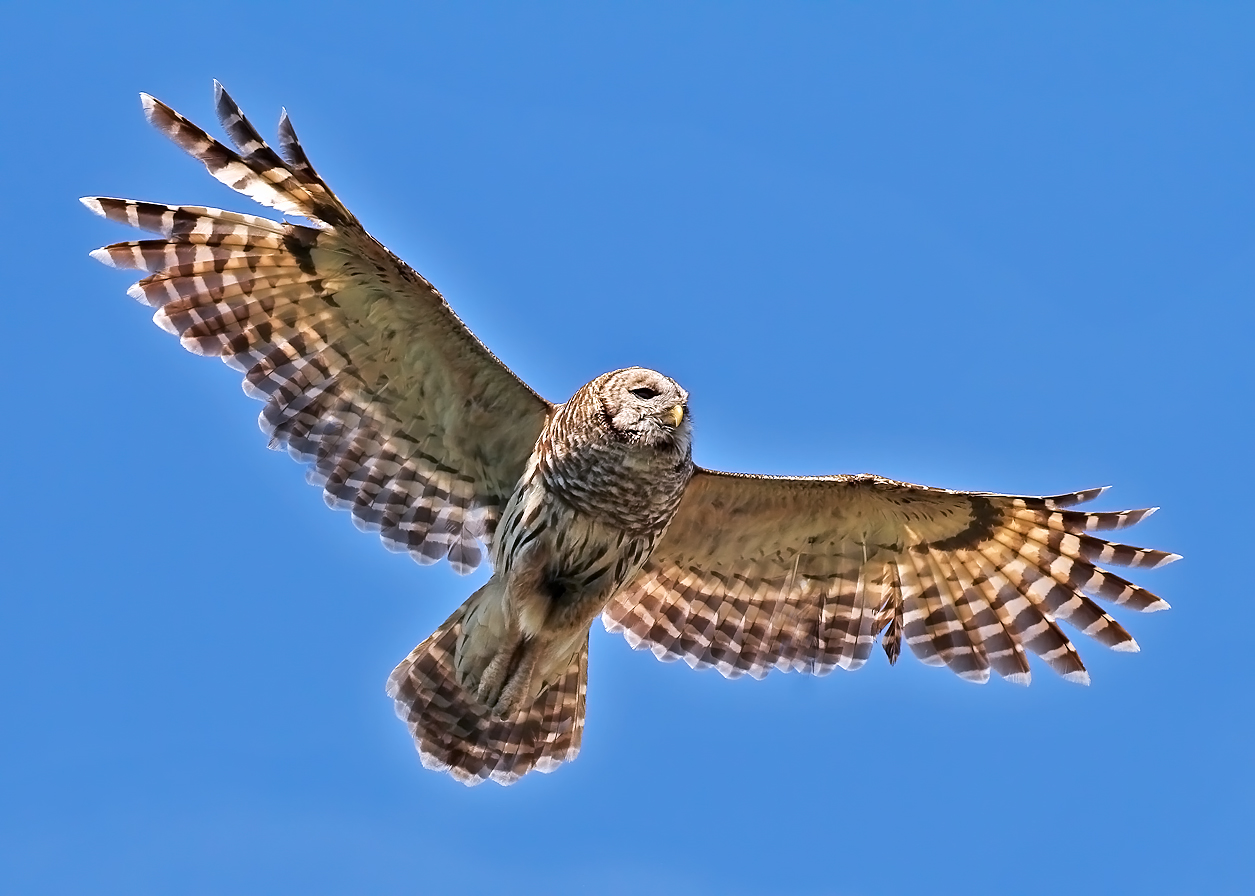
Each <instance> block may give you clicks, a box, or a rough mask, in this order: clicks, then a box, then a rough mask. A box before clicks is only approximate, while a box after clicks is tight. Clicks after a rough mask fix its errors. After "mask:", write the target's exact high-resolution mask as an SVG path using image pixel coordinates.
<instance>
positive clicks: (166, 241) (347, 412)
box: [83, 82, 552, 572]
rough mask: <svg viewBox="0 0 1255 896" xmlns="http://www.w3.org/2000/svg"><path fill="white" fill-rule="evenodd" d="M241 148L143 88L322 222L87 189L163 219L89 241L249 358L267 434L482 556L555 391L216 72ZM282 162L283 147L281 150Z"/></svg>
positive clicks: (113, 210)
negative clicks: (385, 242) (243, 104)
mask: <svg viewBox="0 0 1255 896" xmlns="http://www.w3.org/2000/svg"><path fill="white" fill-rule="evenodd" d="M214 86H215V93H216V105H217V112H218V117H219V119H220V120H221V122H222V126H223V127H224V128H225V130H226V132H227V134H228V135H229V136H230V138H231V140H232V142H233V143H234V144H235V146H236V148H237V150H238V151H233V150H231V149H229V148H228V147H226V146H224V145H223V144H221V143H219V142H218V141H216V140H214V139H213V138H212V137H210V136H209V135H208V134H206V133H205V132H204V131H203V130H201V129H200V128H198V127H196V125H194V124H192V123H191V122H190V121H188V120H187V119H186V118H184V117H183V116H181V115H179V114H178V113H177V112H175V111H174V110H173V109H171V108H170V107H168V106H166V105H165V104H163V103H161V102H159V101H157V100H155V99H153V98H152V97H150V96H147V95H145V94H141V99H142V100H143V104H144V111H145V113H146V114H147V116H148V120H149V121H150V122H151V123H152V124H153V125H154V126H155V127H157V129H158V130H160V131H162V132H163V133H164V134H166V136H168V137H169V138H170V139H171V140H173V141H174V142H175V143H177V144H178V145H179V146H181V147H182V148H183V149H184V150H186V151H187V152H188V153H189V154H191V155H192V156H194V157H195V158H197V159H199V160H200V161H201V162H202V163H204V165H205V167H206V168H207V169H208V170H209V173H210V174H212V175H213V176H214V177H215V178H217V179H218V180H220V181H222V182H223V183H225V184H227V185H228V186H230V187H232V188H234V189H235V190H238V191H239V192H241V193H243V194H244V195H246V196H249V197H251V198H252V199H255V200H256V201H258V202H260V203H262V204H264V205H268V206H271V207H272V208H276V209H278V210H280V211H281V212H285V213H288V214H293V215H300V216H302V217H304V218H306V219H308V220H309V221H310V222H311V226H303V225H300V224H293V223H281V222H278V221H272V220H270V219H268V218H262V217H255V216H253V215H242V214H236V213H234V212H226V211H220V210H218V209H211V208H200V207H190V206H172V205H158V204H154V203H148V202H134V201H131V200H125V199H108V198H87V199H84V200H83V203H84V204H85V205H86V206H87V207H88V208H89V209H91V210H92V211H94V212H96V213H97V214H100V215H103V216H104V217H106V218H108V219H110V220H112V221H117V222H120V223H124V224H130V225H131V226H134V227H139V228H142V229H144V230H148V231H150V232H155V233H159V234H161V235H162V237H163V239H156V240H139V241H133V242H125V243H115V244H114V245H111V246H106V247H105V248H103V249H97V250H96V251H95V252H93V253H92V255H93V257H95V258H97V259H98V260H100V261H102V262H104V263H105V264H109V265H112V266H114V267H120V268H133V269H138V270H142V271H149V272H151V273H150V274H149V276H147V277H145V278H144V279H143V280H140V281H139V282H138V283H136V284H135V286H133V287H132V288H131V290H130V294H131V295H132V296H134V297H135V298H136V299H138V300H139V301H141V302H144V303H146V304H148V305H150V306H152V307H155V308H156V309H157V313H156V314H155V315H154V318H153V319H154V320H155V321H156V323H157V324H158V325H159V326H161V327H162V328H163V329H165V330H168V331H169V332H171V333H174V334H175V335H177V336H178V337H179V339H180V341H181V342H182V343H183V346H184V347H185V348H187V349H188V350H189V351H192V352H195V353H196V354H201V355H213V356H217V357H220V358H221V359H222V360H223V361H225V362H227V363H228V364H230V365H232V366H233V367H236V368H238V369H240V370H242V371H243V372H244V384H243V385H244V390H245V392H246V393H248V394H249V395H252V396H254V397H256V398H259V399H261V400H262V401H264V402H265V403H266V404H265V408H264V409H263V410H262V412H261V416H260V418H259V423H260V425H261V428H262V429H263V430H264V431H265V432H266V433H267V434H268V435H269V436H270V447H272V448H281V447H282V448H286V449H287V450H288V451H289V453H291V454H292V456H293V457H295V458H296V459H298V460H300V461H302V462H305V463H308V464H309V478H310V480H311V482H313V483H315V484H317V485H320V486H321V487H322V488H323V489H324V496H325V498H326V501H327V503H328V504H330V505H331V506H332V507H340V508H347V509H348V510H350V512H351V513H352V517H353V521H354V523H355V524H356V525H357V526H358V527H359V528H362V529H372V530H376V531H378V532H379V533H380V536H381V538H382V539H383V542H384V544H385V545H386V546H388V547H389V548H390V549H392V550H396V551H408V552H409V553H410V554H411V555H412V556H413V557H414V558H415V559H416V560H418V561H420V562H425V563H430V562H435V561H437V560H439V559H441V558H442V557H446V556H447V557H448V558H449V560H450V562H451V563H452V565H453V567H454V569H456V570H458V571H459V572H465V571H469V570H470V569H472V568H474V567H475V566H476V565H478V564H479V562H480V561H481V559H482V552H481V550H480V547H479V544H478V542H480V541H484V542H488V541H490V540H491V537H492V533H493V531H494V528H495V526H496V522H497V518H498V515H499V512H500V509H501V508H502V507H503V506H504V503H505V501H506V499H507V498H508V496H509V495H510V493H511V492H512V491H513V489H514V486H515V483H516V482H517V481H518V479H519V477H520V476H521V475H522V473H523V469H524V466H525V464H526V462H527V458H528V456H529V455H530V454H531V452H532V448H533V446H534V444H535V442H536V438H537V436H538V435H539V434H540V431H541V428H542V427H543V425H544V421H545V419H546V416H547V415H548V414H549V412H550V410H551V407H552V406H551V405H550V404H549V403H548V402H547V401H545V400H544V399H542V398H541V397H540V396H538V395H537V394H536V393H535V392H533V391H532V390H531V389H529V388H528V387H527V386H526V385H525V384H524V383H523V382H522V381H521V380H520V379H518V378H517V377H516V376H515V375H514V374H513V373H511V372H510V370H509V369H508V368H507V367H506V366H505V365H504V364H502V363H501V362H500V361H499V360H497V358H496V357H495V356H494V355H493V354H492V353H491V352H490V351H488V349H487V348H485V347H484V345H483V344H482V343H481V342H480V341H479V340H478V339H476V338H475V336H474V335H473V334H472V333H471V331H470V330H468V329H467V328H466V326H465V325H464V324H463V323H462V322H461V321H460V320H459V319H458V317H457V316H456V315H455V314H454V313H453V311H452V310H451V309H450V308H449V305H448V303H447V302H445V300H444V298H443V297H442V296H441V295H440V293H439V292H437V291H436V289H435V288H434V287H433V286H432V285H431V284H430V283H428V282H427V281H426V280H425V279H423V277H422V276H420V275H419V274H418V273H416V272H415V271H414V270H412V269H411V268H410V267H409V266H408V265H406V264H405V263H404V262H403V261H401V260H400V259H399V258H397V257H396V256H395V255H393V254H392V253H391V252H389V251H388V250H387V249H386V248H384V247H383V246H382V245H381V244H380V243H379V242H377V241H376V240H375V239H374V238H373V237H371V236H370V234H368V233H367V232H366V231H365V230H364V229H363V228H362V225H361V224H359V223H358V221H357V219H356V218H354V217H353V215H352V214H350V212H349V211H348V209H346V208H345V207H344V205H343V204H342V203H341V202H340V200H339V199H337V198H336V196H335V194H334V193H332V192H331V190H330V188H329V187H328V186H327V185H326V184H325V183H324V182H323V180H322V178H321V177H319V176H318V174H317V173H316V172H315V171H314V169H313V167H312V166H311V165H310V163H309V160H308V159H307V158H306V156H305V152H304V150H302V149H301V146H300V144H299V143H298V142H297V139H296V134H295V132H294V131H293V130H292V125H291V124H290V123H289V121H288V118H287V114H286V113H284V115H283V116H282V118H281V119H280V121H279V146H280V149H281V150H282V151H283V155H284V158H280V156H279V155H278V154H276V153H275V152H274V150H272V149H271V148H270V147H269V146H267V145H266V143H265V141H263V140H262V138H261V137H260V136H259V135H258V133H257V131H256V130H255V129H254V128H253V126H252V125H251V124H250V123H249V122H248V120H247V119H246V118H245V117H244V115H243V114H242V113H241V112H240V109H239V107H238V106H236V104H235V103H234V102H233V101H232V100H231V98H230V97H229V96H228V95H227V94H226V92H225V91H224V90H223V89H222V86H221V85H220V84H218V83H217V82H215V84H214ZM285 159H286V161H285Z"/></svg>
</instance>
